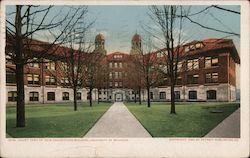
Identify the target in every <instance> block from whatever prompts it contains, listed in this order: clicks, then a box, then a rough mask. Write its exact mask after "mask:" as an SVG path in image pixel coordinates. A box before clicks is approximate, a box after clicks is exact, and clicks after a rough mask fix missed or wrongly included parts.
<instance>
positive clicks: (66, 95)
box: [62, 92, 69, 100]
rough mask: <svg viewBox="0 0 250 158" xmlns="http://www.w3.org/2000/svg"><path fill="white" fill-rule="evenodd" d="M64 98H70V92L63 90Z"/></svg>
mask: <svg viewBox="0 0 250 158" xmlns="http://www.w3.org/2000/svg"><path fill="white" fill-rule="evenodd" d="M62 99H63V100H69V92H63V97H62Z"/></svg>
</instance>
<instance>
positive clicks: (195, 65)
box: [187, 59, 199, 70]
mask: <svg viewBox="0 0 250 158" xmlns="http://www.w3.org/2000/svg"><path fill="white" fill-rule="evenodd" d="M187 67H188V70H195V69H199V59H191V60H188V62H187Z"/></svg>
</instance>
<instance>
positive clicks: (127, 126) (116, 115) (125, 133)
mask: <svg viewBox="0 0 250 158" xmlns="http://www.w3.org/2000/svg"><path fill="white" fill-rule="evenodd" d="M84 137H151V135H150V134H149V133H148V132H147V131H146V130H145V129H144V127H143V126H142V125H141V124H140V122H139V121H138V120H137V119H136V118H135V117H134V115H132V114H131V113H130V111H129V110H128V109H127V107H126V106H125V105H124V104H123V103H122V102H115V103H114V104H113V105H112V106H111V107H110V108H109V110H108V111H107V112H106V113H105V114H104V115H103V116H102V117H101V118H100V120H99V121H98V122H97V123H96V124H95V125H94V126H93V127H92V128H91V129H90V131H89V132H88V133H87V134H86V135H85V136H84Z"/></svg>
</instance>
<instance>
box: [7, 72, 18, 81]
mask: <svg viewBox="0 0 250 158" xmlns="http://www.w3.org/2000/svg"><path fill="white" fill-rule="evenodd" d="M6 83H16V73H15V72H11V71H7V72H6Z"/></svg>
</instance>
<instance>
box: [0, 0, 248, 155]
mask: <svg viewBox="0 0 250 158" xmlns="http://www.w3.org/2000/svg"><path fill="white" fill-rule="evenodd" d="M31 3H32V4H44V5H45V4H48V3H49V4H54V5H59V4H61V5H65V4H67V5H72V4H88V5H90V4H91V5H125V4H126V5H148V4H152V3H154V4H159V5H160V4H166V3H167V4H180V3H181V4H183V5H191V4H192V5H194V4H195V5H209V4H210V5H211V4H220V5H222V4H225V5H228V4H230V5H241V44H240V50H241V53H240V58H241V66H240V67H241V70H240V73H241V74H240V85H241V138H240V139H214V138H147V139H138V138H129V139H126V138H123V139H118V138H117V139H112V138H111V139H109V138H98V139H79V138H77V139H74V138H62V139H61V138H58V139H50V138H45V139H6V138H5V125H6V123H5V105H6V104H5V103H6V100H5V99H6V97H5V95H4V94H6V93H5V55H4V47H5V40H4V36H5V34H4V32H5V25H4V23H3V22H4V19H5V14H4V13H5V5H7V4H9V5H11V4H13V5H14V4H31ZM0 29H1V36H0V40H1V44H0V50H1V54H0V75H1V76H0V87H1V88H0V94H2V95H0V101H1V109H0V115H1V122H0V129H1V134H0V141H1V148H0V149H1V150H0V154H1V155H0V156H2V157H38V156H39V157H79V156H81V157H82V156H84V157H99V156H100V157H166V156H168V157H210V156H213V157H247V156H249V150H248V149H249V98H250V95H249V77H250V76H249V74H250V73H249V61H250V57H249V43H250V41H249V2H247V1H153V2H152V1H151V2H150V1H139V0H138V1H74V0H71V1H61V0H60V1H53V2H52V1H25V2H20V1H3V2H2V4H1V23H0Z"/></svg>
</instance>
